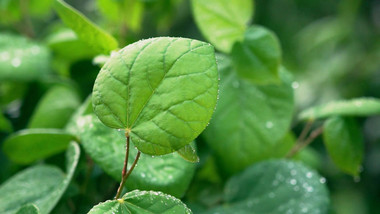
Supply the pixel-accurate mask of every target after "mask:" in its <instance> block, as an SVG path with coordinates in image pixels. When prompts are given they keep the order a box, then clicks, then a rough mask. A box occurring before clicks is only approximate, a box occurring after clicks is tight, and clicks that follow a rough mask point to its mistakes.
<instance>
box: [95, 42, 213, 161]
mask: <svg viewBox="0 0 380 214" xmlns="http://www.w3.org/2000/svg"><path fill="white" fill-rule="evenodd" d="M217 93H218V71H217V68H216V61H215V56H214V48H213V47H212V46H211V45H209V44H207V43H204V42H200V41H197V40H192V39H185V38H171V37H159V38H153V39H147V40H141V41H139V42H136V43H133V44H131V45H128V46H127V47H125V48H123V49H122V50H120V51H119V52H116V53H115V54H114V55H113V56H111V58H110V59H109V61H108V62H107V63H106V64H105V65H104V66H103V68H102V69H101V71H100V72H99V75H98V77H97V79H96V81H95V85H94V90H93V99H92V101H93V107H94V112H95V113H96V115H97V116H98V117H99V119H100V120H101V121H102V122H103V123H104V124H105V125H107V126H109V127H111V128H116V129H123V130H127V131H128V132H130V138H131V140H132V141H133V143H134V144H135V146H136V147H137V148H138V149H139V150H140V151H141V152H143V153H146V154H150V155H163V154H168V153H171V152H174V151H176V150H178V149H180V148H182V147H183V146H185V145H187V144H189V143H190V142H191V141H193V140H194V139H195V138H196V137H197V136H198V135H199V134H200V133H201V132H202V131H203V130H204V129H205V128H206V125H207V123H208V122H209V120H210V118H211V115H212V113H213V110H214V108H215V104H216V99H217Z"/></svg>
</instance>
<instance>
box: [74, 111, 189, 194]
mask: <svg viewBox="0 0 380 214" xmlns="http://www.w3.org/2000/svg"><path fill="white" fill-rule="evenodd" d="M76 121H77V127H76V130H79V132H80V133H79V136H80V140H81V142H82V145H83V147H84V149H85V151H86V152H87V153H88V154H89V155H90V156H91V157H92V158H93V159H94V161H95V162H96V163H98V164H99V166H100V167H101V168H102V169H103V170H104V171H105V172H107V173H108V174H109V175H111V176H112V177H113V178H115V179H117V180H118V181H120V180H121V171H122V169H123V163H124V156H125V136H124V133H120V132H119V131H117V130H115V129H111V128H109V127H107V126H105V125H103V124H102V123H101V122H100V121H99V120H98V119H97V118H96V116H95V115H87V116H84V117H80V118H78V119H77V120H76ZM99 148H102V149H99ZM129 153H130V156H129V159H128V163H129V165H131V164H132V162H133V160H134V157H135V156H136V153H137V149H135V148H134V145H133V143H132V145H131V147H130V152H129ZM194 170H195V165H194V164H192V163H189V162H187V161H185V160H183V159H182V158H181V157H180V156H179V155H178V154H175V153H173V154H168V155H164V156H156V157H152V156H150V155H145V154H142V155H141V157H140V160H139V162H138V165H137V166H136V168H135V169H134V170H133V173H132V174H131V176H130V177H129V178H128V180H127V183H126V187H127V189H129V190H134V189H140V190H157V191H161V192H165V193H168V194H171V195H173V196H176V197H181V196H183V194H184V193H185V191H186V190H187V188H188V186H189V183H190V181H191V178H192V176H191V175H192V174H194Z"/></svg>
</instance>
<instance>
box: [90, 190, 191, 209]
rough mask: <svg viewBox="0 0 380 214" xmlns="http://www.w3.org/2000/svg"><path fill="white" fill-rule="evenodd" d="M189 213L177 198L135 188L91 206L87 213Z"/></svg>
mask: <svg viewBox="0 0 380 214" xmlns="http://www.w3.org/2000/svg"><path fill="white" fill-rule="evenodd" d="M115 212H117V213H118V214H129V213H139V214H150V213H161V214H171V213H173V214H174V213H175V214H191V213H192V212H191V210H190V209H189V208H187V207H186V205H185V204H184V203H182V202H181V201H180V200H179V199H177V198H175V197H173V196H170V195H166V194H163V193H161V192H153V191H139V190H135V191H132V192H128V193H126V194H125V195H124V196H123V197H122V198H120V199H118V200H112V201H106V202H103V203H100V204H98V205H96V206H95V207H93V208H92V209H91V210H90V212H89V214H111V213H115Z"/></svg>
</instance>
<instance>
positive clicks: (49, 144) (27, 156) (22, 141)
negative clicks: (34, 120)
mask: <svg viewBox="0 0 380 214" xmlns="http://www.w3.org/2000/svg"><path fill="white" fill-rule="evenodd" d="M74 139H75V137H74V136H73V135H71V134H69V133H67V132H65V131H62V130H59V129H25V130H21V131H18V132H16V133H14V134H12V135H11V136H10V137H8V138H7V139H6V140H5V141H4V144H3V150H4V153H5V154H6V155H7V156H8V157H9V159H11V160H12V161H14V162H15V163H19V164H30V163H33V162H34V161H36V160H41V159H44V158H47V157H49V156H52V155H54V154H57V153H59V152H62V151H64V150H65V149H66V148H67V146H68V145H69V143H70V141H72V140H74Z"/></svg>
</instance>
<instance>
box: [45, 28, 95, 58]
mask: <svg viewBox="0 0 380 214" xmlns="http://www.w3.org/2000/svg"><path fill="white" fill-rule="evenodd" d="M46 43H47V44H48V46H49V47H50V48H51V50H52V51H53V52H54V53H55V54H57V56H58V57H61V58H63V59H66V60H68V61H77V60H81V59H91V58H92V57H94V56H95V55H96V54H97V52H96V51H95V50H93V48H92V47H90V46H89V45H88V44H86V43H85V42H82V41H81V40H80V39H79V38H78V36H77V35H76V34H75V32H74V31H72V30H71V29H68V28H64V29H60V30H59V31H57V32H54V33H52V34H50V35H49V37H48V38H47V39H46Z"/></svg>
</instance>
